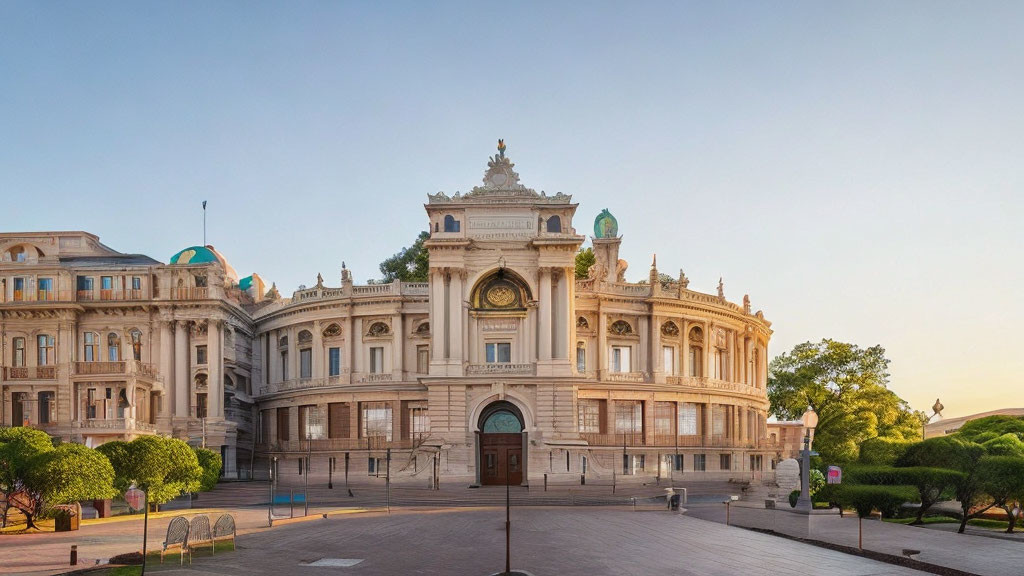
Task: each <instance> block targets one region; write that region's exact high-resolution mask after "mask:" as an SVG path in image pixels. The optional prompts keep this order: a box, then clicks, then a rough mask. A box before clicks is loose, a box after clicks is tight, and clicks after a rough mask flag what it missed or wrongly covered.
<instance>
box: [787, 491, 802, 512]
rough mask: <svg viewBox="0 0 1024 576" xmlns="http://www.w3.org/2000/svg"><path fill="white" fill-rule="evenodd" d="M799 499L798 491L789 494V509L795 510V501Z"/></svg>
mask: <svg viewBox="0 0 1024 576" xmlns="http://www.w3.org/2000/svg"><path fill="white" fill-rule="evenodd" d="M799 499H800V491H799V490H793V491H792V492H790V493H789V507H790V508H796V501H797V500H799Z"/></svg>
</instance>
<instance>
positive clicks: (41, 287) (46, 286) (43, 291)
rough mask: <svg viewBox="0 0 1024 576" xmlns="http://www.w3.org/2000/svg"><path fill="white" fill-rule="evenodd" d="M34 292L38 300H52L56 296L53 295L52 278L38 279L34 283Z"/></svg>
mask: <svg viewBox="0 0 1024 576" xmlns="http://www.w3.org/2000/svg"><path fill="white" fill-rule="evenodd" d="M36 290H37V293H38V297H39V299H40V300H53V299H55V298H56V294H54V293H53V278H40V279H39V280H37V281H36Z"/></svg>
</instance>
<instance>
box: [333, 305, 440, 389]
mask: <svg viewBox="0 0 1024 576" xmlns="http://www.w3.org/2000/svg"><path fill="white" fill-rule="evenodd" d="M355 329H356V327H355V320H354V319H353V318H352V310H349V312H348V317H347V318H345V333H344V335H343V336H344V337H345V347H346V348H348V351H346V352H345V353H344V354H342V358H341V371H342V372H348V373H349V374H351V373H352V372H354V370H353V369H352V367H353V366H355V365H356V357H355V353H356V344H355V342H356V333H355ZM430 330H431V332H433V330H434V324H433V320H431V324H430Z"/></svg>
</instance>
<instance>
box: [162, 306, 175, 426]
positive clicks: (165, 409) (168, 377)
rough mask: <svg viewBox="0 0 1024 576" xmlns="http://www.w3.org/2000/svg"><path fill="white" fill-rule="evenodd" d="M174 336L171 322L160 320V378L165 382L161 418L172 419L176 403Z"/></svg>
mask: <svg viewBox="0 0 1024 576" xmlns="http://www.w3.org/2000/svg"><path fill="white" fill-rule="evenodd" d="M173 338H174V336H173V335H172V332H171V323H170V322H165V321H161V322H160V379H161V380H163V382H164V394H163V396H162V397H161V399H160V418H161V419H162V420H170V418H171V413H172V412H173V410H172V409H171V407H172V404H173V403H174V389H175V386H174V341H173Z"/></svg>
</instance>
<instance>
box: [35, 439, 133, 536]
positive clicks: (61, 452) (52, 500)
mask: <svg viewBox="0 0 1024 576" xmlns="http://www.w3.org/2000/svg"><path fill="white" fill-rule="evenodd" d="M113 482H114V468H113V466H111V465H110V461H109V460H107V458H106V457H105V456H104V455H103V454H102V453H100V452H98V451H96V450H93V449H92V448H89V447H87V446H83V445H81V444H70V443H69V444H61V445H60V446H57V447H56V448H55V449H53V450H49V451H46V452H42V453H40V454H38V455H36V456H35V457H34V458H33V459H32V461H31V469H30V471H29V473H28V477H27V481H26V493H27V494H28V496H29V502H31V505H29V506H25V507H20V506H19V509H20V510H21V511H22V513H23V514H25V519H26V522H27V523H28V527H29V528H35V525H34V524H33V521H32V520H33V516H39V515H40V514H44V513H46V512H48V511H49V510H50V508H51V507H53V506H54V505H57V504H70V503H72V502H77V501H79V500H95V499H102V498H113V497H114V496H116V495H117V492H116V491H115V490H114V486H113Z"/></svg>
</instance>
